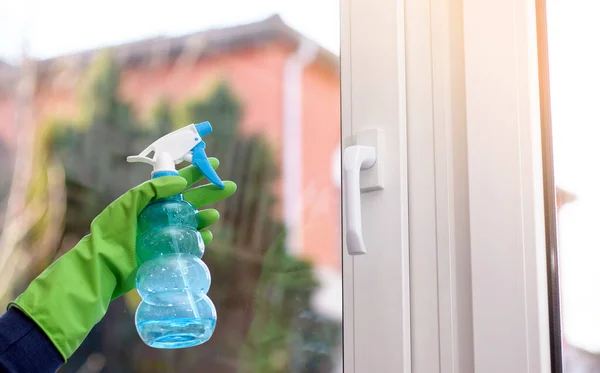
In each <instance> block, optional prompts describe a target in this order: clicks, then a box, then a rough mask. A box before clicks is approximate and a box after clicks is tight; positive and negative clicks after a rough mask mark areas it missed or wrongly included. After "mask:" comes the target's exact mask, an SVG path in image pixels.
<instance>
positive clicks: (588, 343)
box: [546, 0, 600, 373]
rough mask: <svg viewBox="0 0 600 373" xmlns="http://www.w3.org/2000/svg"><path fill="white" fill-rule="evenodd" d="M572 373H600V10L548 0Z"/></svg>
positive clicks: (567, 368)
mask: <svg viewBox="0 0 600 373" xmlns="http://www.w3.org/2000/svg"><path fill="white" fill-rule="evenodd" d="M546 3H547V18H548V47H549V67H550V96H551V106H552V107H551V114H552V129H553V143H554V171H555V179H556V184H557V186H558V187H559V188H560V189H559V193H558V198H557V200H558V201H557V202H558V208H559V210H558V236H559V242H558V243H559V262H558V263H559V268H560V281H561V302H562V304H561V316H562V324H563V342H564V351H563V359H564V372H565V373H600V271H599V270H598V266H599V263H600V236H599V235H598V228H599V225H600V218H599V215H598V211H600V194H599V193H598V191H599V190H600V174H599V173H598V165H599V164H600V153H599V152H598V139H600V114H599V111H598V102H600V90H599V89H598V87H600V70H599V69H598V66H600V49H599V48H598V40H599V39H600V23H598V15H600V3H599V2H598V1H597V0H570V1H568V2H567V1H561V0H547V1H546Z"/></svg>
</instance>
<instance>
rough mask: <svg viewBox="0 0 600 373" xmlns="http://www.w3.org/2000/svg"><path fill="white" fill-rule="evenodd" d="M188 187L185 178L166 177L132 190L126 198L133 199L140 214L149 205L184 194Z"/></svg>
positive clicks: (150, 181)
mask: <svg viewBox="0 0 600 373" xmlns="http://www.w3.org/2000/svg"><path fill="white" fill-rule="evenodd" d="M186 187H187V182H186V180H185V179H184V178H183V177H179V176H164V177H159V178H156V179H152V180H149V181H147V182H145V183H143V184H140V185H138V186H137V187H135V188H133V189H130V190H129V191H128V192H127V193H126V194H125V196H130V197H132V199H133V202H134V204H135V208H136V211H137V213H140V212H141V211H142V209H143V208H144V207H145V206H146V205H147V204H148V203H150V202H152V201H154V200H157V199H160V198H167V197H172V196H174V195H176V194H179V193H181V192H183V191H184V190H185V188H186ZM125 196H124V197H125Z"/></svg>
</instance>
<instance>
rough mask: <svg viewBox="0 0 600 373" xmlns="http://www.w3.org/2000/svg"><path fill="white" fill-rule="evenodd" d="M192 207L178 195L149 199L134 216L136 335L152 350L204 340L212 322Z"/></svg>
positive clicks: (207, 277)
mask: <svg viewBox="0 0 600 373" xmlns="http://www.w3.org/2000/svg"><path fill="white" fill-rule="evenodd" d="M197 226H198V214H197V211H196V209H195V208H194V207H193V206H192V205H191V204H189V203H188V202H186V201H184V200H183V196H182V195H178V196H175V197H171V198H166V199H162V200H159V201H156V202H154V203H151V204H150V205H148V206H146V208H145V209H144V210H143V211H142V212H141V214H140V215H139V217H138V237H137V248H136V253H137V260H138V263H140V264H141V265H140V268H139V270H138V273H137V276H136V288H137V291H138V293H139V294H140V296H141V298H142V302H141V303H140V305H139V306H138V309H137V311H136V313H135V324H136V328H137V331H138V334H139V335H140V337H141V338H142V340H143V341H144V343H146V344H147V345H149V346H151V347H155V348H165V349H173V348H185V347H192V346H197V345H199V344H202V343H204V342H206V341H208V340H209V339H210V337H211V336H212V334H213V332H214V330H215V325H216V322H217V312H216V310H215V306H214V304H213V303H212V301H211V300H210V298H208V296H207V295H206V294H207V292H208V290H209V288H210V283H211V279H210V272H209V270H208V268H207V266H206V264H204V262H202V260H201V258H202V255H203V254H204V243H203V241H202V238H201V236H200V233H199V232H198V230H197Z"/></svg>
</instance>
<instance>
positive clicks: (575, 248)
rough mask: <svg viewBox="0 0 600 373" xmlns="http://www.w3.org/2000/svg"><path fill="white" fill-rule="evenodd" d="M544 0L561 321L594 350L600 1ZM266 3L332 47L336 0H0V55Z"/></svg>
mask: <svg viewBox="0 0 600 373" xmlns="http://www.w3.org/2000/svg"><path fill="white" fill-rule="evenodd" d="M547 2H548V4H547V6H548V23H549V24H548V28H549V45H550V75H551V82H550V83H551V99H552V122H553V123H552V124H553V131H554V148H555V149H554V159H555V173H556V174H555V176H556V181H557V185H558V186H559V187H561V188H563V189H565V190H567V191H569V192H571V193H573V194H575V195H576V197H577V201H576V202H574V203H572V204H569V205H567V206H565V207H564V208H563V210H562V212H561V216H560V217H559V235H560V242H559V245H560V260H561V264H560V265H561V270H562V279H561V280H562V300H563V324H564V331H565V335H566V337H567V339H568V340H569V341H570V342H571V343H573V344H575V345H577V346H579V347H581V348H585V349H587V350H590V351H594V352H600V234H598V232H600V226H599V225H600V173H599V172H600V110H599V106H600V105H599V104H600V68H599V67H600V47H599V45H600V43H599V40H598V39H599V37H600V22H598V21H597V19H598V17H599V16H600V1H598V0H569V1H564V0H547ZM275 13H278V14H279V15H281V16H282V18H283V19H284V21H285V22H286V23H288V25H290V26H291V27H294V28H296V29H297V30H298V31H300V32H302V33H303V34H305V35H306V36H308V37H310V38H311V39H313V40H315V41H317V42H318V43H320V44H321V45H323V46H324V47H326V48H328V49H330V50H332V51H334V52H337V50H338V44H339V37H340V35H339V1H337V0H302V1H298V0H255V1H247V0H246V1H245V0H236V1H231V0H220V1H211V2H208V1H189V0H169V1H154V2H152V1H148V0H145V1H142V0H120V1H119V0H105V1H81V0H52V1H48V0H46V1H44V0H21V1H14V0H10V1H8V0H0V59H5V60H8V61H11V62H16V61H17V60H18V58H19V56H20V55H21V52H22V50H23V47H24V45H27V50H28V52H29V53H30V54H31V55H32V56H34V57H38V58H39V57H43V58H45V57H52V56H56V55H61V54H67V53H71V52H75V51H78V50H82V49H90V48H96V47H99V46H106V45H112V44H118V43H123V42H127V41H132V40H137V39H143V38H147V37H152V36H160V35H167V36H169V35H179V34H185V33H190V32H194V31H198V30H202V29H206V28H209V27H216V26H227V25H233V24H237V23H245V22H252V21H257V20H260V19H263V18H265V17H267V16H270V15H272V14H275Z"/></svg>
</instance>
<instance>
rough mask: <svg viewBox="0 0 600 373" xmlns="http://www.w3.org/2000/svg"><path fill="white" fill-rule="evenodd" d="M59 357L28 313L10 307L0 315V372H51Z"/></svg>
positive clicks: (61, 360)
mask: <svg viewBox="0 0 600 373" xmlns="http://www.w3.org/2000/svg"><path fill="white" fill-rule="evenodd" d="M62 364H63V359H62V356H61V355H60V353H59V352H58V350H57V349H56V347H54V345H53V344H52V342H51V341H50V339H49V338H48V337H47V336H46V334H45V333H44V332H43V331H42V329H40V327H38V326H37V325H36V324H35V323H34V322H33V321H32V320H31V319H30V318H29V317H27V316H26V315H25V314H23V313H22V312H21V311H19V310H18V309H17V308H15V307H11V308H10V309H9V310H8V311H7V312H6V313H5V314H4V315H2V316H1V317H0V372H3V373H25V372H27V373H30V372H36V373H55V372H56V371H57V370H58V368H60V366H61V365H62Z"/></svg>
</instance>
